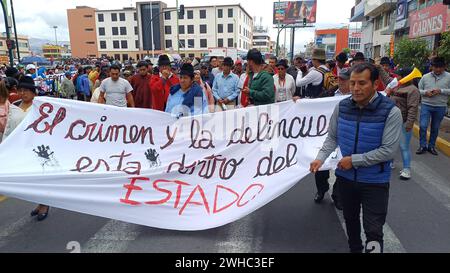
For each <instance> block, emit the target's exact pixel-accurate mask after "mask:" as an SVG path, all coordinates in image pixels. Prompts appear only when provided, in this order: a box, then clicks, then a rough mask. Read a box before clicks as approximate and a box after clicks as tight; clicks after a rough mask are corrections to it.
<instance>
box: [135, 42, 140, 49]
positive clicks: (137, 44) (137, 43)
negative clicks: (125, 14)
mask: <svg viewBox="0 0 450 273" xmlns="http://www.w3.org/2000/svg"><path fill="white" fill-rule="evenodd" d="M139 46H140V44H139V40H136V49H139Z"/></svg>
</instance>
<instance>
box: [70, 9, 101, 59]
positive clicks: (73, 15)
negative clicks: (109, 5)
mask: <svg viewBox="0 0 450 273" xmlns="http://www.w3.org/2000/svg"><path fill="white" fill-rule="evenodd" d="M95 11H96V10H95V9H94V8H91V7H87V6H77V7H76V8H75V9H68V10H67V19H68V25H69V36H70V46H71V48H72V55H73V57H76V58H86V57H98V55H99V54H98V44H97V27H96V22H95V20H96V19H95Z"/></svg>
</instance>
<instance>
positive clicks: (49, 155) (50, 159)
mask: <svg viewBox="0 0 450 273" xmlns="http://www.w3.org/2000/svg"><path fill="white" fill-rule="evenodd" d="M33 152H35V153H36V155H37V156H38V158H39V161H40V164H41V167H42V170H43V171H45V166H48V167H58V166H59V163H58V161H57V160H56V159H55V157H54V152H52V151H51V150H50V146H45V145H41V146H38V147H37V150H36V149H33Z"/></svg>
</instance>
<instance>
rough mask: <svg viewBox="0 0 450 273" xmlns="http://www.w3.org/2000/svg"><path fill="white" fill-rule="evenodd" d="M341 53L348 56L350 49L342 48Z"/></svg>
mask: <svg viewBox="0 0 450 273" xmlns="http://www.w3.org/2000/svg"><path fill="white" fill-rule="evenodd" d="M342 52H344V53H345V54H347V55H348V54H350V53H351V52H352V51H351V49H350V48H348V47H347V48H344V49H343V50H342Z"/></svg>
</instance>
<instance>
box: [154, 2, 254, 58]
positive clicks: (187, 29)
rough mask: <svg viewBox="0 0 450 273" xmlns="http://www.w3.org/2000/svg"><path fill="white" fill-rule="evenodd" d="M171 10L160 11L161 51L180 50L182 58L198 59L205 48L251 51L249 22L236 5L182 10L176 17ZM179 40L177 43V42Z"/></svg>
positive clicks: (250, 24) (249, 19)
mask: <svg viewBox="0 0 450 273" xmlns="http://www.w3.org/2000/svg"><path fill="white" fill-rule="evenodd" d="M176 17H177V13H176V11H175V9H174V8H166V9H164V29H163V32H164V41H163V44H164V48H165V49H166V51H168V52H177V51H178V49H179V50H180V53H181V54H180V55H181V56H182V57H191V58H192V57H202V56H203V55H204V54H206V53H207V52H208V48H217V47H225V48H237V49H238V51H241V52H243V51H248V50H249V49H251V48H252V38H253V31H252V26H253V19H252V17H251V16H250V15H249V14H248V13H247V12H246V11H245V10H244V9H243V8H242V7H241V6H240V5H223V6H201V7H185V14H184V16H181V15H180V17H179V20H178V24H179V28H178V29H177V18H176ZM178 37H179V39H180V40H179V43H177V42H176V41H177V39H178Z"/></svg>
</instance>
